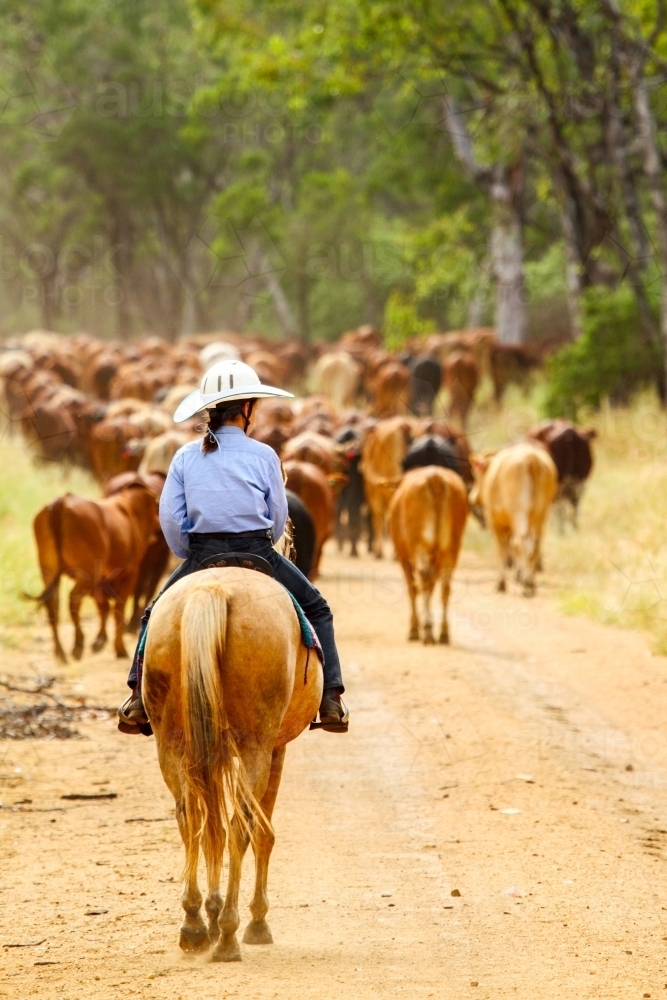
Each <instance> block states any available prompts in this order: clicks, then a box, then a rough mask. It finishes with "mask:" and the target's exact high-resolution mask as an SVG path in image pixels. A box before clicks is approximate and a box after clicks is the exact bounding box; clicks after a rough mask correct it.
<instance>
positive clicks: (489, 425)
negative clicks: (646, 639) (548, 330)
mask: <svg viewBox="0 0 667 1000" xmlns="http://www.w3.org/2000/svg"><path fill="white" fill-rule="evenodd" d="M541 395H542V390H541V387H540V386H539V385H537V386H536V387H535V388H534V390H533V392H532V393H531V395H530V397H528V398H523V397H521V396H520V394H518V393H516V394H513V395H511V396H509V398H508V400H507V405H506V406H505V407H504V409H503V411H502V412H501V413H497V412H494V411H493V410H492V409H491V408H490V407H486V408H483V409H482V410H480V411H479V412H476V413H475V414H474V415H473V419H472V420H471V426H470V430H471V439H472V442H473V446H474V447H475V448H476V449H478V450H483V449H484V448H487V447H488V448H496V447H498V446H500V445H502V444H504V443H509V442H511V441H514V440H518V439H519V438H520V437H522V436H523V434H524V433H525V431H526V430H527V428H528V427H529V426H530V425H531V424H532V423H535V422H536V421H537V420H539V419H540V405H539V404H540V398H541ZM582 423H585V425H586V426H592V427H595V428H596V430H597V431H598V438H597V439H596V440H595V441H594V442H593V449H594V458H595V465H594V468H593V471H592V473H591V477H590V479H589V482H588V484H587V486H586V490H585V492H584V496H583V499H582V501H581V505H580V509H579V530H578V531H574V530H573V529H572V528H571V527H570V526H569V525H568V526H566V529H565V532H564V533H563V534H560V533H559V531H558V527H557V525H556V523H555V518H554V517H553V516H552V517H551V518H550V520H549V525H548V529H547V533H546V538H545V544H544V563H545V568H546V571H547V574H548V577H547V580H548V582H549V583H550V584H551V585H553V587H554V588H555V594H556V597H557V600H558V603H559V605H560V607H561V609H562V610H563V611H565V612H566V613H568V614H584V615H587V616H589V617H591V618H593V619H595V620H596V621H600V622H604V623H606V624H615V625H620V626H623V627H626V628H637V629H644V630H647V631H648V632H650V633H651V635H652V639H653V647H654V650H655V652H656V653H661V654H667V414H666V413H665V412H664V411H663V410H662V409H661V407H660V405H659V403H658V401H657V399H656V398H655V397H654V396H653V395H651V394H648V393H647V394H644V395H641V396H639V397H638V398H637V399H636V400H635V401H634V402H633V404H632V405H631V406H630V407H627V408H612V407H610V406H606V407H605V408H604V409H603V410H602V411H601V412H600V413H597V414H592V415H590V416H589V417H588V419H586V420H585V421H582ZM465 545H466V548H468V550H469V551H474V552H478V553H480V554H484V557H485V558H489V559H490V560H491V559H493V560H495V550H494V546H493V543H492V539H491V537H490V535H489V533H488V532H485V531H482V529H481V528H479V526H478V525H477V524H476V523H472V519H471V525H470V527H469V528H468V530H467V532H466V540H465ZM546 582H547V581H545V584H546ZM545 584H543V586H544V585H545ZM538 588H539V581H538Z"/></svg>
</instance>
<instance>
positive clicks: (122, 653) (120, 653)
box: [116, 649, 127, 660]
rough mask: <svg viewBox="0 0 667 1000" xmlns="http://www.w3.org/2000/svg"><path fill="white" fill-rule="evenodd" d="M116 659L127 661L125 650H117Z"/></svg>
mask: <svg viewBox="0 0 667 1000" xmlns="http://www.w3.org/2000/svg"><path fill="white" fill-rule="evenodd" d="M116 659H117V660H126V659H127V650H125V649H117V650H116Z"/></svg>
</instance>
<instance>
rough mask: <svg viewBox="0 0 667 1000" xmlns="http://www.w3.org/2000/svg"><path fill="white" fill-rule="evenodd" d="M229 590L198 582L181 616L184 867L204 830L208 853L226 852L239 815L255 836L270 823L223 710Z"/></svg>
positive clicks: (233, 845)
mask: <svg viewBox="0 0 667 1000" xmlns="http://www.w3.org/2000/svg"><path fill="white" fill-rule="evenodd" d="M229 597H230V595H229V593H228V592H227V591H226V590H225V588H224V587H223V586H221V585H220V584H219V583H217V582H216V583H210V584H207V585H206V586H200V587H197V588H196V589H195V590H194V591H193V593H192V594H191V595H190V597H188V599H187V601H186V602H185V606H184V608H183V614H182V617H181V688H182V692H183V736H184V750H185V761H184V762H185V773H184V776H185V786H186V787H185V796H184V798H185V801H184V806H185V814H186V819H187V823H186V826H187V830H188V837H189V839H190V840H191V844H190V845H186V846H187V847H188V849H187V850H186V854H187V859H188V860H186V867H188V866H189V865H190V864H193V863H194V865H195V866H196V856H197V853H198V851H196V850H191V849H190V848H194V847H195V845H196V844H197V843H198V842H199V839H200V837H202V836H203V840H204V852H205V855H206V856H207V858H208V857H217V858H221V857H222V852H223V851H224V848H225V841H227V842H228V843H229V848H230V851H233V850H236V849H237V838H236V837H234V836H231V835H230V832H231V824H232V821H233V820H234V819H235V817H236V819H237V822H238V823H239V824H240V825H241V827H242V829H243V830H244V832H245V833H246V834H247V835H248V836H250V837H251V838H252V837H253V834H254V833H255V831H256V828H257V823H258V821H259V822H260V823H264V824H268V820H267V819H266V817H265V816H264V813H263V811H262V808H261V806H260V805H259V803H258V802H257V800H256V799H255V796H254V795H253V792H252V789H251V788H250V786H249V783H248V779H247V776H246V772H245V768H244V766H243V762H242V759H241V756H240V754H239V751H238V748H237V746H236V743H235V740H234V736H233V734H232V732H231V730H230V728H229V723H228V721H227V714H226V711H225V702H224V691H223V684H222V665H223V660H224V656H225V644H226V634H227V614H228V603H229Z"/></svg>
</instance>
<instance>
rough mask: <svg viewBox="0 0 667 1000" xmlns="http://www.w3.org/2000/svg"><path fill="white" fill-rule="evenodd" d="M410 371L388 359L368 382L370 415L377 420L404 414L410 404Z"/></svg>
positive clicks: (400, 363) (401, 364) (399, 363)
mask: <svg viewBox="0 0 667 1000" xmlns="http://www.w3.org/2000/svg"><path fill="white" fill-rule="evenodd" d="M409 383H410V369H409V368H408V367H407V366H406V365H404V364H403V363H402V362H400V361H397V360H395V359H394V358H390V359H389V360H388V361H385V362H384V363H383V364H381V365H380V367H379V368H378V369H377V371H376V372H375V374H374V375H373V376H372V377H371V378H370V379H369V380H368V382H367V384H366V389H367V390H368V393H369V395H370V397H371V404H370V413H371V415H372V416H374V417H377V418H379V419H382V418H386V417H393V416H397V415H399V414H402V413H405V412H406V410H407V408H408V404H409V402H410V391H409V388H408V386H409Z"/></svg>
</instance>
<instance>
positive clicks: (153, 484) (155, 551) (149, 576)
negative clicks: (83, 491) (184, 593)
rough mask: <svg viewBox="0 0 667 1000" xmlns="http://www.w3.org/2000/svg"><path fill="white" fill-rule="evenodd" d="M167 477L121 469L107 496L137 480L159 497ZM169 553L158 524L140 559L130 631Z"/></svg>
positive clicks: (106, 488)
mask: <svg viewBox="0 0 667 1000" xmlns="http://www.w3.org/2000/svg"><path fill="white" fill-rule="evenodd" d="M156 440H157V439H156ZM165 479H166V473H162V472H146V473H144V474H143V475H142V474H140V473H137V472H121V473H120V475H118V476H114V477H113V479H110V480H109V482H108V483H107V484H106V486H105V488H104V496H105V497H112V496H115V495H116V494H118V493H120V492H121V490H125V489H127V488H128V487H129V486H134V485H137V484H138V485H141V486H146V487H147V489H149V490H150V491H151V493H152V494H153V496H154V497H155V498H156V500H159V499H160V497H161V496H162V490H163V489H164V483H165ZM169 556H170V550H169V546H168V545H167V541H166V539H165V537H164V534H163V533H162V529H161V528H159V529H158V530H157V532H156V533H155V537H154V539H153V541H152V542H151V544H150V545H149V546H148V548H147V549H146V553H145V555H144V558H143V559H142V560H141V565H140V566H139V572H138V573H137V582H136V584H135V585H134V593H133V595H132V597H133V601H132V614H131V615H130V620H129V622H128V623H127V626H126V631H127V632H136V631H137V629H138V628H139V621H140V619H141V616H142V614H143V613H144V610H145V609H146V608H147V607H148V605H149V604H150V603H151V601H152V600H153V597H154V595H155V591H156V590H157V588H158V584H159V582H160V580H161V579H162V577H163V576H164V574H165V573H166V571H167V566H168V564H169Z"/></svg>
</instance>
